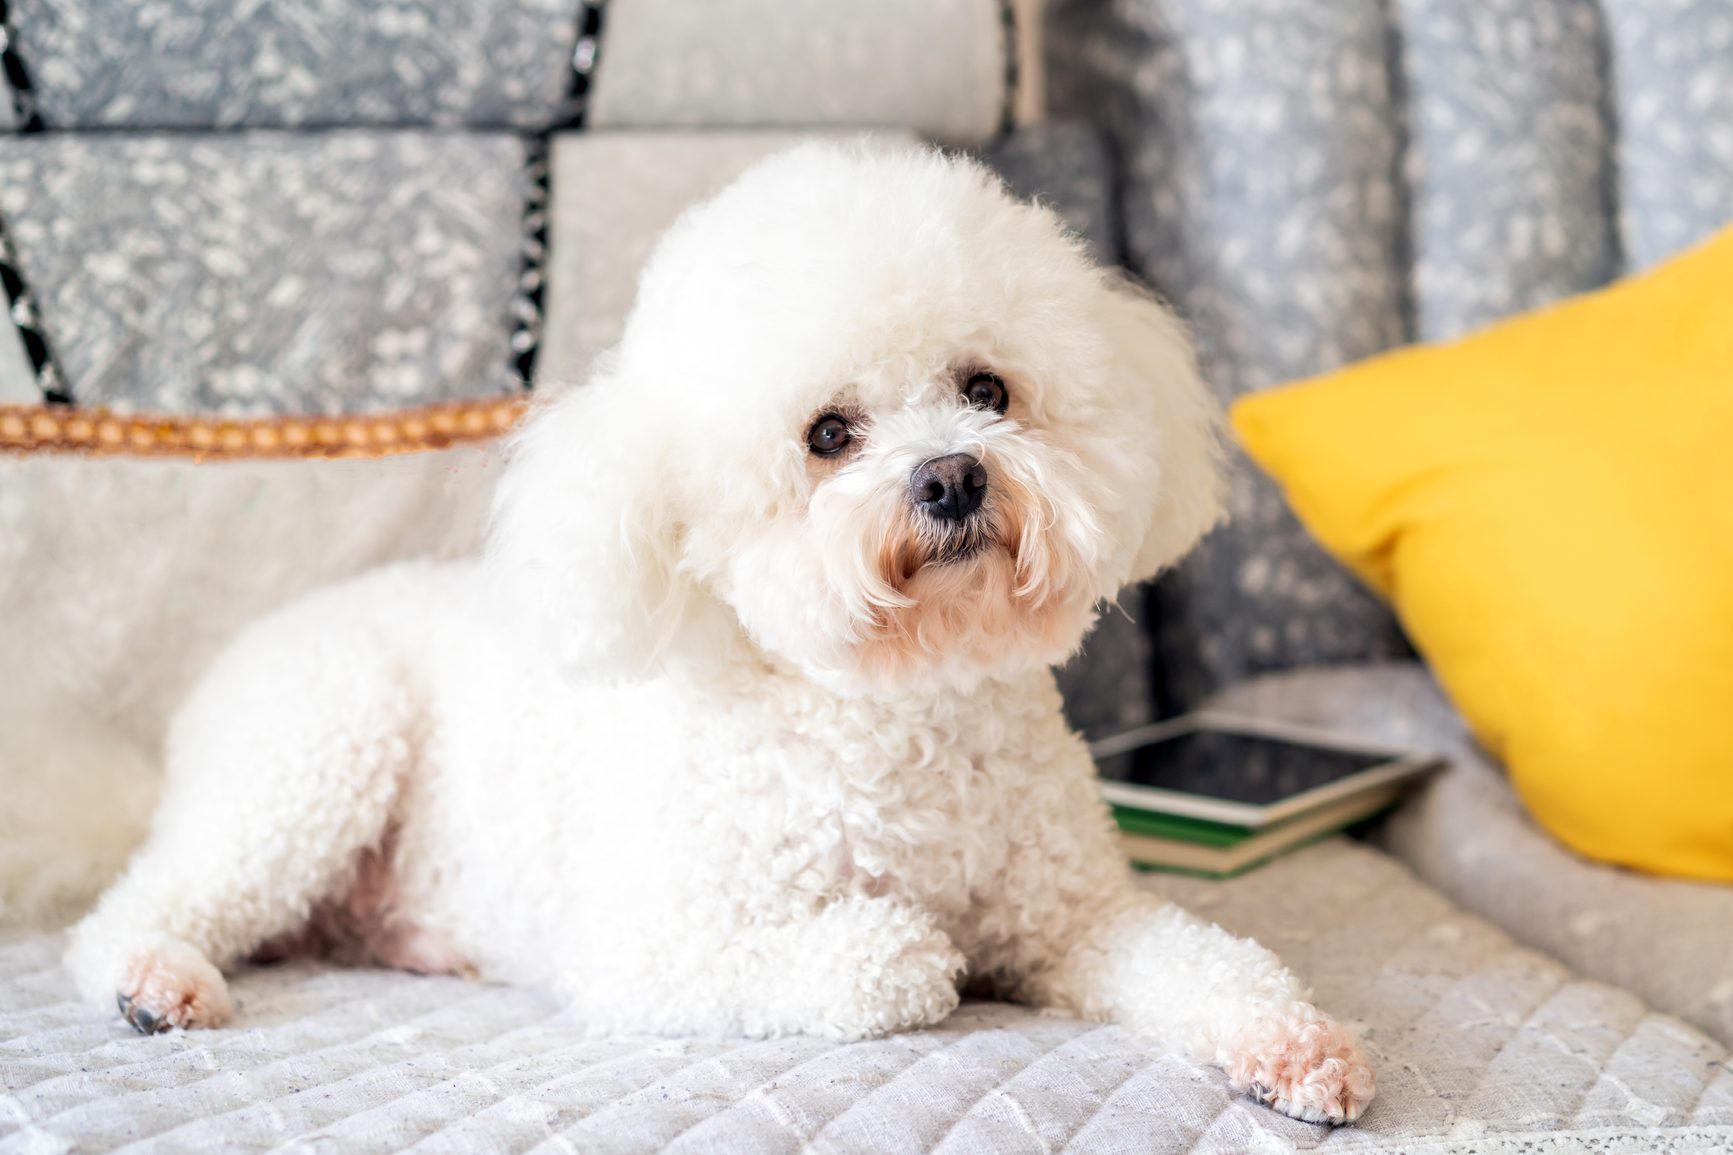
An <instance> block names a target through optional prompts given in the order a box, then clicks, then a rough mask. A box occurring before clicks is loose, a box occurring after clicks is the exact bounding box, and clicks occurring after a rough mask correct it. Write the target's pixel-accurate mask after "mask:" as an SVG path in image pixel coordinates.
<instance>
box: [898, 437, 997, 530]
mask: <svg viewBox="0 0 1733 1155" xmlns="http://www.w3.org/2000/svg"><path fill="white" fill-rule="evenodd" d="M909 492H910V493H912V494H913V495H914V499H915V504H916V505H918V506H920V507H921V508H922V509H924V510H926V512H927V514H928V515H929V516H931V517H936V518H938V519H939V520H940V521H962V520H963V519H964V518H966V517H968V516H969V515H970V514H972V513H974V512H975V511H976V510H977V509H980V508H981V499H982V498H984V497H986V496H987V467H986V466H985V465H982V464H981V463H980V462H979V461H977V460H975V459H974V458H973V457H970V456H969V455H968V454H967V453H953V454H951V455H950V456H949V457H938V458H934V459H933V460H932V461H929V462H927V463H926V464H924V465H922V466H921V467H920V468H919V469H917V470H915V475H914V476H913V477H911V478H909Z"/></svg>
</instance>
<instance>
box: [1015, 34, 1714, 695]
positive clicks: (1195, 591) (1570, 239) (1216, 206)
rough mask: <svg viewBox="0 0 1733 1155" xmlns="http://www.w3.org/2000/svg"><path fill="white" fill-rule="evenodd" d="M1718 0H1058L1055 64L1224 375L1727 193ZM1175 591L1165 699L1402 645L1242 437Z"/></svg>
mask: <svg viewBox="0 0 1733 1155" xmlns="http://www.w3.org/2000/svg"><path fill="white" fill-rule="evenodd" d="M1730 23H1733V10H1730V9H1729V8H1728V7H1727V5H1726V4H1725V3H1720V2H1718V0H1678V2H1676V3H1664V4H1658V3H1647V2H1645V0H1605V2H1603V0H1533V2H1529V0H1523V2H1518V0H1497V2H1494V3H1486V4H1472V5H1465V4H1460V3H1456V2H1454V0H1396V2H1395V3H1390V4H1386V3H1380V2H1378V0H1345V2H1342V3H1331V4H1327V5H1326V4H1294V3H1287V2H1285V0H1111V2H1109V3H1091V2H1088V0H1055V3H1054V7H1053V10H1052V13H1051V16H1050V24H1049V37H1048V68H1047V81H1048V90H1049V93H1050V95H1051V98H1052V101H1053V103H1054V105H1055V107H1056V109H1057V110H1058V111H1059V112H1061V113H1071V114H1077V115H1091V116H1094V117H1095V118H1097V119H1098V120H1099V121H1100V122H1101V123H1102V124H1103V125H1104V127H1105V128H1106V129H1107V130H1108V131H1109V133H1110V134H1111V136H1112V138H1113V140H1114V143H1115V146H1116V148H1117V151H1118V152H1119V154H1120V155H1121V157H1122V159H1123V163H1124V171H1123V174H1122V177H1123V180H1122V187H1123V190H1124V195H1125V201H1124V205H1123V219H1124V230H1125V243H1126V247H1127V251H1128V256H1129V258H1130V260H1131V262H1132V264H1133V265H1134V266H1135V267H1136V268H1137V269H1138V270H1139V271H1141V272H1142V273H1143V274H1144V275H1145V276H1146V277H1147V278H1148V279H1149V280H1150V281H1151V282H1152V283H1153V284H1154V285H1155V287H1156V288H1157V289H1159V290H1160V291H1161V292H1163V293H1165V294H1166V295H1168V296H1169V297H1170V298H1171V299H1172V300H1173V301H1174V302H1175V303H1176V304H1177V305H1178V306H1179V308H1180V310H1181V311H1182V312H1183V313H1184V314H1185V315H1186V316H1187V317H1188V319H1189V320H1190V321H1191V322H1192V324H1193V326H1194V328H1195V330H1196V333H1197V335H1198V338H1199V342H1200V345H1201V347H1202V350H1203V355H1204V363H1205V369H1206V372H1207V373H1208V375H1209V377H1210V379H1211V380H1212V382H1213V383H1214V384H1215V386H1216V388H1217V389H1218V390H1219V391H1220V392H1221V393H1222V395H1223V396H1224V397H1231V396H1235V395H1238V394H1241V393H1244V392H1248V391H1251V390H1256V389H1263V388H1267V387H1269V386H1271V385H1275V384H1279V383H1281V382H1283V381H1285V380H1288V379H1291V378H1294V377H1299V376H1303V375H1309V374H1312V373H1317V372H1322V371H1324V370H1327V369H1330V368H1333V367H1335V366H1337V365H1339V364H1342V363H1343V362H1346V361H1351V360H1355V359H1358V358H1361V357H1364V356H1367V355H1368V354H1371V353H1375V352H1377V351H1379V350H1381V349H1384V348H1387V347H1389V346H1392V345H1396V344H1400V343H1402V342H1404V341H1408V340H1413V339H1436V338H1441V337H1446V336H1451V335H1455V334H1458V333H1460V332H1462V331H1463V330H1464V329H1467V328H1471V327H1473V326H1476V325H1479V324H1482V323H1484V322H1486V321H1489V320H1492V319H1494V318H1496V317H1498V316H1501V315H1504V314H1506V313H1509V312H1511V311H1514V310H1520V309H1526V308H1530V307H1533V306H1536V305H1539V304H1543V303H1545V302H1547V301H1550V300H1553V299H1555V298H1557V297H1559V296H1562V295H1565V294H1568V293H1573V292H1577V291H1580V290H1584V289H1588V288H1592V287H1594V286H1595V285H1598V284H1600V283H1602V282H1604V281H1606V280H1607V279H1609V278H1611V277H1613V276H1615V275H1618V274H1619V273H1621V272H1623V271H1625V270H1627V269H1635V268H1641V267H1645V266H1647V265H1649V264H1652V263H1654V262H1655V261H1656V260H1659V259H1660V258H1661V257H1663V256H1665V255H1667V254H1668V253H1671V252H1674V251H1676V250H1677V249H1679V248H1680V247H1682V246H1684V245H1687V244H1689V243H1690V242H1692V241H1694V240H1698V239H1701V238H1702V237H1704V236H1706V235H1707V234H1708V233H1709V232H1710V231H1711V230H1712V229H1713V228H1715V227H1716V226H1717V225H1718V224H1721V223H1723V222H1724V221H1726V220H1727V219H1728V218H1729V217H1730V216H1733V130H1730V129H1729V128H1728V126H1729V125H1733V28H1729V24H1730ZM1232 504H1233V512H1234V515H1235V516H1234V521H1233V523H1232V524H1231V525H1230V526H1228V527H1227V528H1226V529H1224V530H1221V531H1218V532H1217V533H1216V534H1215V535H1214V536H1213V537H1212V539H1211V540H1210V541H1209V542H1208V543H1206V545H1205V547H1204V549H1202V550H1201V551H1199V553H1198V554H1196V555H1195V556H1194V557H1193V558H1192V559H1191V560H1190V561H1188V562H1187V564H1186V565H1185V566H1183V567H1182V568H1181V570H1180V572H1178V573H1177V574H1175V575H1173V577H1172V578H1171V579H1170V580H1169V581H1168V582H1167V583H1166V584H1165V585H1164V587H1163V588H1162V590H1161V595H1162V596H1161V601H1162V605H1163V611H1162V613H1161V615H1160V638H1159V642H1160V646H1159V649H1160V662H1161V666H1162V668H1163V670H1164V672H1165V676H1166V692H1167V695H1168V699H1169V703H1170V704H1171V705H1176V706H1183V705H1188V704H1192V703H1195V702H1196V701H1197V700H1198V699H1199V698H1200V697H1201V696H1202V695H1204V694H1206V693H1208V692H1209V691H1210V690H1212V689H1213V688H1216V687H1218V686H1220V685H1223V684H1224V683H1227V682H1231V681H1233V680H1235V679H1238V678H1241V677H1245V676H1247V675H1251V674H1255V673H1258V672H1260V671H1265V670H1274V669H1285V668H1289V667H1293V666H1302V665H1307V664H1311V663H1319V662H1338V661H1349V660H1365V659H1370V658H1378V657H1387V656H1391V655H1395V654H1400V653H1402V652H1403V649H1404V644H1403V641H1402V639H1401V637H1400V634H1399V632H1398V631H1397V629H1396V626H1395V624H1394V622H1393V621H1392V620H1391V618H1390V616H1389V615H1388V613H1387V612H1385V611H1384V610H1383V609H1382V608H1381V607H1379V606H1378V605H1376V604H1375V603H1374V602H1373V601H1372V599H1371V598H1370V597H1369V596H1368V595H1366V594H1365V593H1364V592H1362V591H1361V590H1360V589H1358V588H1357V587H1356V586H1355V585H1354V584H1353V583H1352V581H1351V580H1350V579H1348V578H1347V577H1346V576H1345V575H1344V574H1343V573H1342V572H1341V571H1340V570H1339V569H1337V568H1336V567H1335V565H1334V564H1333V563H1332V562H1330V561H1329V560H1328V559H1326V558H1324V557H1323V555H1322V554H1321V553H1319V552H1318V550H1317V549H1316V548H1315V547H1314V546H1313V545H1312V544H1311V543H1310V542H1309V541H1308V540H1307V539H1306V537H1305V535H1304V534H1303V532H1302V531H1301V530H1300V529H1299V527H1298V526H1297V525H1296V524H1295V523H1294V521H1293V519H1292V518H1291V517H1290V516H1289V514H1288V513H1287V511H1286V510H1285V509H1284V508H1283V507H1282V504H1281V500H1280V497H1279V496H1278V495H1277V493H1276V492H1275V490H1274V489H1273V488H1272V487H1271V486H1270V485H1269V484H1268V483H1266V482H1264V481H1263V480H1262V479H1260V478H1258V477H1257V476H1256V475H1255V473H1254V472H1253V471H1252V470H1251V469H1250V467H1249V466H1246V465H1245V464H1244V463H1243V461H1242V462H1241V469H1240V473H1239V476H1238V477H1237V479H1236V489H1235V494H1234V499H1233V503H1232Z"/></svg>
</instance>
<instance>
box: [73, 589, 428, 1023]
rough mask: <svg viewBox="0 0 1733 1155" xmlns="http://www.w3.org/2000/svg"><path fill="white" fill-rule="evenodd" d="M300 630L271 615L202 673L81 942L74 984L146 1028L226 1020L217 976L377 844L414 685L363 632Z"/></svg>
mask: <svg viewBox="0 0 1733 1155" xmlns="http://www.w3.org/2000/svg"><path fill="white" fill-rule="evenodd" d="M307 625H308V623H306V622H305V621H301V622H296V621H295V620H294V615H290V616H289V617H288V619H287V620H285V619H283V618H279V619H275V620H268V621H267V622H266V623H263V624H262V627H261V628H256V629H255V630H254V631H253V632H252V633H251V634H249V635H248V636H247V637H245V638H244V639H243V640H242V642H241V644H240V645H239V646H238V647H236V648H235V649H233V650H231V651H230V652H229V653H228V654H227V655H225V657H224V658H223V659H222V660H221V661H220V662H219V663H218V664H217V665H216V666H215V667H214V668H213V669H212V670H211V672H210V673H209V674H208V675H207V676H206V678H205V680H204V682H203V683H202V684H201V685H200V687H199V688H198V689H197V690H196V691H195V692H194V694H193V696H192V697H191V698H190V699H189V700H188V702H187V704H186V705H185V707H183V709H182V710H181V712H180V714H179V715H178V716H177V717H176V719H175V722H174V725H173V726H172V727H171V730H170V735H169V742H168V747H167V767H166V768H167V771H168V773H167V786H166V791H165V794H164V797H163V800H162V804H161V806H160V808H159V809H158V811H157V814H156V819H155V821H154V823H153V825H152V829H151V834H150V837H149V839H148V840H147V841H146V843H145V845H144V847H143V848H142V849H141V850H140V851H139V852H138V854H137V855H136V856H135V857H134V858H133V860H132V862H131V863H130V865H129V866H128V868H127V870H126V872H125V874H123V875H122V877H121V879H120V880H119V882H117V883H116V884H115V886H114V887H113V888H112V889H111V890H109V892H108V893H107V894H105V895H104V896H103V897H102V900H101V901H100V902H99V903H98V905H97V907H96V909H95V910H94V911H92V912H91V914H90V915H89V916H87V917H86V918H85V919H84V921H83V922H81V923H80V924H79V925H78V926H77V927H76V928H75V929H74V931H73V934H72V941H71V946H70V949H69V950H68V954H67V964H68V966H69V967H70V968H71V970H72V971H73V974H74V977H75V978H76V979H77V981H78V984H79V986H80V988H81V989H82V990H83V992H84V993H85V994H86V995H87V996H88V997H91V998H94V999H98V1000H102V1001H105V1002H113V1001H118V1003H119V1005H120V1009H121V1013H122V1014H123V1015H125V1017H126V1019H127V1021H128V1022H130V1023H131V1024H132V1025H133V1026H134V1027H135V1028H137V1029H138V1030H140V1031H143V1032H147V1033H148V1032H152V1031H158V1030H163V1029H166V1028H167V1027H170V1026H177V1027H199V1026H215V1025H218V1024H219V1023H221V1022H222V1021H224V1020H225V1019H226V1018H227V1017H228V1015H229V1013H230V1010H231V1007H230V1002H229V997H228V992H227V989H226V986H225V984H224V982H223V978H222V974H221V969H222V968H224V967H227V966H229V965H231V964H232V963H234V962H235V961H236V960H238V959H240V958H242V957H244V956H245V955H246V954H248V953H249V952H250V951H252V950H253V949H254V948H255V947H257V946H259V945H260V944H261V943H264V942H265V941H266V940H268V939H272V938H276V937H278V936H282V935H285V934H289V933H291V932H294V931H295V930H297V929H298V928H300V927H301V926H302V925H303V924H304V923H305V922H306V920H307V918H308V915H309V912H310V911H311V910H312V908H313V907H314V906H316V905H317V904H318V903H319V902H321V901H322V900H325V899H327V898H329V897H331V896H332V895H334V894H337V893H338V892H339V891H340V890H341V889H342V888H343V887H345V886H347V885H349V884H350V882H351V881H352V877H353V875H354V872H355V870H356V866H357V863H358V862H359V860H360V858H361V856H362V854H363V852H364V851H366V850H368V849H370V848H373V847H376V846H378V845H379V843H380V842H381V841H382V839H383V837H384V835H385V832H386V828H387V826H388V824H389V822H390V819H391V811H392V807H393V804H394V801H395V799H396V797H397V794H398V790H399V786H400V783H401V781H402V778H403V775H404V773H405V771H406V770H407V768H408V766H409V764H410V761H411V759H412V757H413V755H414V747H415V719H416V716H417V712H416V710H415V708H414V704H413V698H412V693H411V688H410V686H409V685H408V684H407V681H406V679H404V678H403V677H402V675H401V673H400V672H399V669H398V668H397V663H395V662H394V661H392V660H390V658H389V657H388V656H387V654H386V652H385V650H384V648H383V647H382V646H381V645H380V639H378V638H375V637H369V636H367V631H365V630H357V631H355V632H353V633H349V634H347V635H346V636H345V635H341V634H333V633H332V632H331V631H330V630H329V627H328V626H326V628H325V630H317V629H316V628H315V629H314V630H309V629H307V628H306V627H307ZM285 627H289V628H285ZM297 627H298V628H297Z"/></svg>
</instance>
